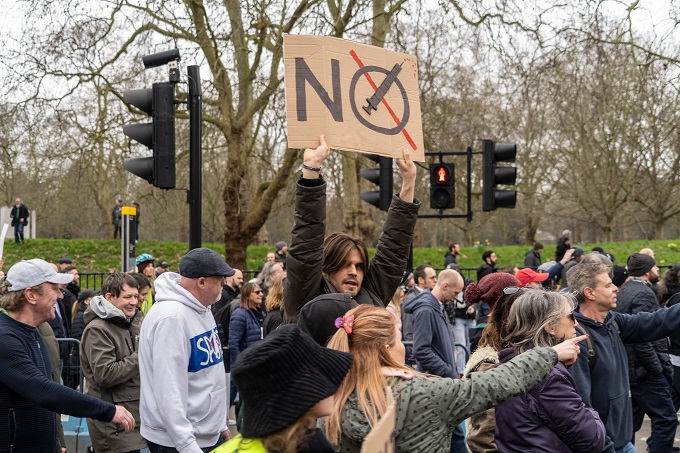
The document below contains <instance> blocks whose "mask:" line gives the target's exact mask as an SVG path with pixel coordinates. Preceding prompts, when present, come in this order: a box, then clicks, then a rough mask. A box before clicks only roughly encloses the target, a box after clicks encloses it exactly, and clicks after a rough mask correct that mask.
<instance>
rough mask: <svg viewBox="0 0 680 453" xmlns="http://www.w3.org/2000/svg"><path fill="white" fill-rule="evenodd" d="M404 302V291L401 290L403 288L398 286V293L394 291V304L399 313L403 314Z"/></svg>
mask: <svg viewBox="0 0 680 453" xmlns="http://www.w3.org/2000/svg"><path fill="white" fill-rule="evenodd" d="M403 300H404V290H403V289H401V286H397V289H396V291H394V295H392V303H393V304H394V306H395V307H396V309H397V313H401V301H403Z"/></svg>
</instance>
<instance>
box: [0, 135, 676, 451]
mask: <svg viewBox="0 0 680 453" xmlns="http://www.w3.org/2000/svg"><path fill="white" fill-rule="evenodd" d="M329 153H330V149H329V148H328V146H326V143H325V140H324V136H323V135H322V136H321V137H320V144H319V146H318V147H317V148H309V149H306V150H305V152H304V160H303V165H302V174H301V176H300V178H299V179H298V181H297V184H296V198H295V218H294V225H293V230H292V239H291V241H290V244H287V243H285V242H283V241H281V242H278V243H276V245H275V249H276V250H272V252H271V253H269V254H268V255H267V258H266V262H265V263H263V265H262V267H261V269H259V273H258V276H257V277H256V278H255V279H253V280H251V281H244V278H243V272H242V271H241V270H238V269H234V268H232V267H231V266H230V265H229V264H228V263H227V261H225V259H224V257H222V256H220V255H219V254H217V253H216V252H214V251H212V250H210V249H207V248H197V249H193V250H191V251H189V252H188V253H187V254H186V255H184V256H183V257H182V259H181V261H180V263H179V268H178V269H177V270H176V272H175V271H173V270H171V269H169V267H170V266H169V265H168V263H167V262H165V261H162V260H161V261H158V260H156V259H154V258H153V256H151V255H150V254H148V253H143V254H141V255H139V257H138V258H137V261H136V265H137V269H136V271H137V272H134V273H122V272H111V273H110V274H109V275H108V277H107V278H106V279H105V281H104V283H103V285H102V287H101V290H100V291H97V292H95V291H91V290H81V289H80V287H79V286H78V273H77V270H76V268H75V263H73V260H71V259H69V258H68V257H62V258H61V259H59V260H58V264H50V263H48V262H47V261H45V260H43V259H41V257H36V258H33V259H28V260H24V261H20V262H18V263H12V264H11V265H10V266H8V269H7V270H6V275H4V280H2V283H1V284H0V342H1V344H2V347H1V348H0V453H5V452H12V453H43V452H44V453H53V452H56V453H60V452H61V453H65V452H66V451H67V450H66V448H65V443H64V438H63V434H62V433H61V424H60V420H61V414H67V415H70V416H74V417H84V418H87V426H88V430H89V435H90V439H91V442H92V449H93V451H94V452H96V453H102V452H145V451H150V452H151V453H166V452H182V453H200V452H211V451H214V452H218V453H232V452H245V451H248V452H269V453H275V452H276V453H279V452H280V453H295V452H310V453H311V452H329V453H332V452H348V453H349V452H357V453H358V452H360V451H362V445H364V444H365V443H366V442H369V440H367V438H369V437H370V436H371V434H372V431H374V430H375V429H376V427H377V426H379V425H380V424H381V423H382V422H383V421H386V420H388V419H389V420H388V421H390V422H391V423H392V424H393V425H392V426H393V428H391V432H390V435H389V436H388V437H387V438H385V439H383V440H384V441H386V442H388V443H389V444H390V445H392V447H391V448H392V450H389V451H396V452H400V453H405V452H442V453H443V452H451V453H463V452H468V451H470V452H473V453H486V452H495V451H498V452H546V453H548V452H550V453H554V452H592V453H596V452H608V453H614V452H616V453H619V452H623V453H630V452H635V451H650V452H653V453H669V452H672V451H677V449H676V448H675V447H674V446H673V442H674V438H675V433H676V428H677V424H678V420H677V410H678V409H679V408H680V370H679V369H678V367H680V334H678V332H680V304H679V303H678V302H680V263H679V264H678V265H676V266H674V267H673V268H671V269H670V270H668V271H667V272H666V273H665V275H663V276H661V275H660V271H659V268H658V266H657V264H656V262H655V259H654V256H653V252H652V251H651V250H649V249H647V250H642V251H641V252H640V253H634V254H631V255H630V256H629V257H628V258H627V260H626V266H625V267H624V266H615V265H613V257H612V256H611V255H608V254H607V253H605V252H604V251H603V250H594V251H591V252H586V251H585V250H583V249H582V248H581V247H578V246H571V244H570V235H571V233H570V232H569V231H568V230H566V231H565V232H563V233H562V235H561V237H560V242H559V244H558V254H557V256H555V260H554V261H547V262H545V261H544V260H543V256H542V253H543V245H542V244H541V243H536V244H534V246H533V247H532V249H531V250H529V251H528V252H527V255H526V257H525V263H524V268H522V269H519V270H517V269H516V268H511V269H507V270H503V271H501V270H499V269H497V268H496V264H497V262H498V260H497V257H496V255H495V253H494V252H493V251H487V252H485V253H484V255H483V256H482V262H480V263H479V264H480V266H479V268H478V269H477V277H478V278H477V281H472V280H471V279H469V278H467V277H463V276H462V275H461V273H459V267H458V255H459V254H460V246H459V244H458V243H452V244H451V245H450V246H449V247H448V251H447V253H446V255H445V256H444V257H443V258H444V259H443V270H441V271H440V272H439V273H438V274H437V272H436V270H435V269H434V268H433V267H432V266H429V265H419V266H416V267H415V268H414V269H413V272H412V273H410V272H409V273H407V272H406V267H407V262H408V256H409V249H410V246H411V242H412V238H413V233H414V229H415V228H416V221H417V216H418V210H419V207H420V202H419V201H418V200H417V199H415V198H414V188H415V179H416V167H415V164H414V163H413V162H412V160H411V157H410V155H409V153H408V152H407V151H405V152H404V155H403V158H402V159H397V160H396V163H397V166H398V169H399V172H400V173H401V176H402V186H401V189H400V191H399V193H398V194H396V195H394V197H393V199H392V202H391V205H390V207H389V210H388V212H387V217H386V220H385V222H384V225H383V229H382V234H381V235H380V238H379V240H378V244H377V246H376V249H375V254H374V256H373V258H372V259H369V255H368V251H367V246H366V244H364V243H363V242H362V241H361V240H359V239H357V238H354V237H352V236H351V235H348V234H345V233H342V232H336V233H332V234H330V235H326V182H325V181H324V179H323V177H322V171H323V168H324V163H325V161H326V158H327V157H328V155H329ZM19 205H20V199H18V200H17V207H16V211H17V216H19V219H20V220H21V221H22V222H23V220H22V219H24V218H27V217H28V214H27V213H26V214H24V213H22V212H20V207H19ZM116 205H117V206H119V205H120V202H118V201H117V202H116ZM22 216H23V217H22ZM112 223H113V227H114V233H113V234H114V237H116V236H117V235H119V233H120V232H119V230H118V228H119V220H118V217H117V214H116V208H114V212H113V214H112ZM17 231H18V230H17ZM17 241H19V242H22V241H23V236H19V233H18V232H17ZM43 258H44V257H43ZM2 267H3V263H2V262H1V261H0V271H2V270H4V269H2ZM56 338H74V339H76V340H78V341H79V346H78V347H75V348H73V347H68V345H67V346H66V347H65V348H64V343H61V344H58V343H57V341H56ZM74 361H75V362H74ZM73 363H77V367H76V368H78V372H76V373H74V372H73V367H72V366H69V365H73ZM81 370H82V374H83V376H84V379H83V380H81V379H80V378H79V375H80V371H81ZM645 416H647V417H649V419H650V420H651V425H652V435H651V436H650V437H649V438H648V440H647V445H639V444H638V445H634V440H635V432H636V431H637V430H639V429H640V427H641V425H642V422H643V418H644V417H645ZM232 418H233V419H232ZM364 447H366V445H364ZM364 451H366V450H364ZM369 451H373V450H369ZM384 451H388V450H384Z"/></svg>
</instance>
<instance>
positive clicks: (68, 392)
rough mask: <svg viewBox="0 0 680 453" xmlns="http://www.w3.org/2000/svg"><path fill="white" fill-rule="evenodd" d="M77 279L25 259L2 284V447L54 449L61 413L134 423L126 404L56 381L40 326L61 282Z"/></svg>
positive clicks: (126, 425) (128, 425) (129, 426)
mask: <svg viewBox="0 0 680 453" xmlns="http://www.w3.org/2000/svg"><path fill="white" fill-rule="evenodd" d="M72 279H73V276H72V275H70V274H61V273H57V272H56V271H55V270H54V269H53V268H52V266H50V265H49V264H48V263H47V262H45V261H43V260H41V259H32V260H28V261H21V262H19V263H17V264H15V265H14V266H12V267H11V268H10V270H9V271H8V272H7V279H6V280H5V281H4V282H3V283H2V284H1V285H0V295H2V299H0V344H2V347H1V348H0V451H17V452H20V451H36V452H38V451H39V452H54V451H56V448H57V426H58V425H57V423H58V420H59V419H58V415H57V414H59V413H61V414H69V415H72V416H74V417H88V418H94V419H97V420H100V421H104V422H113V423H118V424H120V425H121V426H122V427H123V428H124V429H125V430H126V431H128V432H129V431H131V430H132V429H134V427H135V421H134V418H133V417H132V414H130V412H128V411H127V410H126V409H125V408H123V407H122V406H114V405H113V404H111V403H107V402H104V401H101V400H99V399H97V398H93V397H91V396H87V395H83V394H82V393H80V392H76V391H75V390H72V389H70V388H69V387H67V386H65V385H59V384H57V383H55V382H53V381H52V365H51V361H50V356H49V353H48V350H47V345H46V344H45V341H44V340H43V338H42V336H41V335H40V333H39V332H38V329H37V326H38V325H40V324H42V323H44V322H46V321H49V320H51V319H53V318H54V317H55V307H56V303H57V298H58V297H60V296H61V295H60V293H59V286H58V285H64V284H67V283H69V282H70V281H71V280H72Z"/></svg>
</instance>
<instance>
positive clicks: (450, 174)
mask: <svg viewBox="0 0 680 453" xmlns="http://www.w3.org/2000/svg"><path fill="white" fill-rule="evenodd" d="M454 175H455V167H454V165H453V164H445V163H443V162H440V163H438V164H430V207H431V208H432V209H452V208H455V207H456V189H455V183H456V181H455V177H454Z"/></svg>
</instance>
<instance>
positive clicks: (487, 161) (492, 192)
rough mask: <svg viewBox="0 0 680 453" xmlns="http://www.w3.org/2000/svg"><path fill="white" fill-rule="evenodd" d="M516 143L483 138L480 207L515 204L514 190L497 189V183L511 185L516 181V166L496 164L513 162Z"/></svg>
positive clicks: (512, 206) (488, 209)
mask: <svg viewBox="0 0 680 453" xmlns="http://www.w3.org/2000/svg"><path fill="white" fill-rule="evenodd" d="M516 157H517V145H515V144H514V143H496V142H495V141H493V140H484V141H483V143H482V171H483V174H482V209H483V210H484V211H495V210H496V209H497V208H508V209H513V208H514V207H515V205H516V204H517V191H516V190H502V189H498V188H497V186H498V185H506V186H512V185H515V183H516V182H517V168H516V167H510V166H497V165H496V164H497V163H499V162H514V161H515V158H516Z"/></svg>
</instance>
